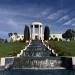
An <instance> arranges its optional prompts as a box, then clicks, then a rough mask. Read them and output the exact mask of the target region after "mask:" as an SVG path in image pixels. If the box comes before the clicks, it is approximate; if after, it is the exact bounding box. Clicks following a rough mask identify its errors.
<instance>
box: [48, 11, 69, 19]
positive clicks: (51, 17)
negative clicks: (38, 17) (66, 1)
mask: <svg viewBox="0 0 75 75" xmlns="http://www.w3.org/2000/svg"><path fill="white" fill-rule="evenodd" d="M66 12H68V10H58V11H56V12H54V13H53V14H50V15H49V16H48V17H47V19H50V20H55V19H58V18H60V17H61V16H63V15H64V14H66Z"/></svg>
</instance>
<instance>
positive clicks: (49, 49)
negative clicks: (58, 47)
mask: <svg viewBox="0 0 75 75" xmlns="http://www.w3.org/2000/svg"><path fill="white" fill-rule="evenodd" d="M46 42H47V43H48V41H46ZM42 43H43V45H44V46H45V47H47V48H48V49H49V50H50V51H52V53H53V54H54V55H56V56H58V53H56V52H55V51H54V49H52V48H50V47H49V45H48V46H47V45H46V44H45V43H44V41H43V40H42Z"/></svg>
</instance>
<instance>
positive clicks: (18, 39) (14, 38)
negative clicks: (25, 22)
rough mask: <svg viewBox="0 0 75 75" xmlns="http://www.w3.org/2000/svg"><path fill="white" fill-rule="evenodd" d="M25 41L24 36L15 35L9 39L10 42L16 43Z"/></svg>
mask: <svg viewBox="0 0 75 75" xmlns="http://www.w3.org/2000/svg"><path fill="white" fill-rule="evenodd" d="M23 39H24V35H23V34H17V35H15V34H14V33H13V35H12V36H11V37H10V38H9V40H10V42H15V41H20V40H23Z"/></svg>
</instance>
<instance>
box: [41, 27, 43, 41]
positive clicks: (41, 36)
mask: <svg viewBox="0 0 75 75" xmlns="http://www.w3.org/2000/svg"><path fill="white" fill-rule="evenodd" d="M41 40H43V36H42V26H41Z"/></svg>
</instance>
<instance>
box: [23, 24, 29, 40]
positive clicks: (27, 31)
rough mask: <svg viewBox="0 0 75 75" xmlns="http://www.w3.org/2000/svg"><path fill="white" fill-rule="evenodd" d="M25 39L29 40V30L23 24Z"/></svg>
mask: <svg viewBox="0 0 75 75" xmlns="http://www.w3.org/2000/svg"><path fill="white" fill-rule="evenodd" d="M26 40H30V30H29V27H28V26H27V25H25V29H24V41H26Z"/></svg>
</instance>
